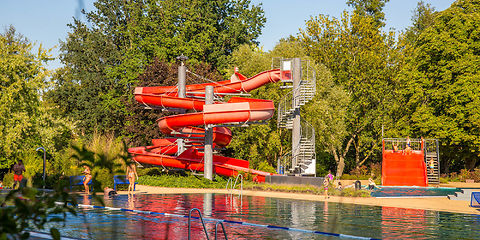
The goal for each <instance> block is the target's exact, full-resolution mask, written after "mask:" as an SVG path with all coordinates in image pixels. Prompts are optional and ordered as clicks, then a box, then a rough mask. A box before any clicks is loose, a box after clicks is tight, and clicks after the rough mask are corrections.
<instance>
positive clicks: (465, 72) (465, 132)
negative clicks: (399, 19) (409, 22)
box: [400, 0, 480, 169]
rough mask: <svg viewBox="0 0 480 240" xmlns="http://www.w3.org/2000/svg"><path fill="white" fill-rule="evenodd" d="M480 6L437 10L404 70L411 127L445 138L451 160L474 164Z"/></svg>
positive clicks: (479, 146) (468, 3)
mask: <svg viewBox="0 0 480 240" xmlns="http://www.w3.org/2000/svg"><path fill="white" fill-rule="evenodd" d="M479 11H480V2H479V1H478V0H463V1H457V2H455V3H453V4H452V6H451V7H450V8H448V9H446V10H445V11H442V12H439V13H437V14H436V15H435V17H434V19H433V23H432V24H431V25H430V26H429V27H427V28H425V29H424V30H423V31H422V32H421V33H420V34H419V36H418V38H417V40H416V41H415V42H414V43H413V47H412V48H413V49H414V50H413V51H412V54H411V56H409V57H408V58H407V59H406V64H405V67H404V69H403V70H402V72H401V75H400V79H401V80H402V81H401V82H402V83H404V84H403V85H402V87H403V88H402V91H401V94H402V96H403V97H404V101H405V102H404V106H405V107H404V111H405V118H404V121H405V122H407V125H408V126H410V128H411V131H412V132H417V133H418V134H419V135H423V136H429V137H435V138H438V139H440V141H441V142H442V143H443V144H444V145H445V146H444V151H443V152H445V153H446V154H445V156H444V160H445V163H446V164H449V163H452V162H458V161H460V162H463V163H464V164H465V167H466V168H468V169H473V168H474V167H475V166H476V165H477V161H478V157H479V153H480V138H479V136H480V132H479V129H480V122H479V120H478V119H479V117H480V111H479V110H480V98H479V96H478V94H477V93H476V92H477V91H476V90H477V89H478V88H479V87H480V72H479V70H480V68H479V66H480V65H479V62H480V31H479V29H480V28H479V26H480V14H479ZM452 157H456V159H450V158H452ZM458 158H460V159H458Z"/></svg>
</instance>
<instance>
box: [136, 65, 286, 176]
mask: <svg viewBox="0 0 480 240" xmlns="http://www.w3.org/2000/svg"><path fill="white" fill-rule="evenodd" d="M235 75H236V77H235V78H232V79H231V80H226V81H221V82H213V83H205V84H194V85H187V86H186V92H187V94H186V97H185V98H181V97H179V96H178V87H177V86H160V87H137V88H135V99H136V100H137V101H138V102H139V103H142V104H144V105H146V106H152V105H153V106H156V107H163V108H177V109H179V108H180V109H186V110H193V111H195V112H193V113H186V114H178V115H173V116H167V117H163V118H160V119H158V120H157V121H158V126H159V127H160V131H161V132H162V133H164V134H167V135H171V136H173V137H174V138H166V139H153V140H152V146H146V147H135V148H130V149H129V150H128V151H129V152H130V153H131V154H132V155H133V158H134V160H135V161H137V162H139V163H144V164H151V165H158V166H165V167H173V168H182V169H189V170H193V171H204V164H203V159H204V153H203V152H202V148H203V146H204V140H203V138H204V132H205V130H204V128H203V127H196V126H206V125H209V124H213V125H227V124H228V125H230V124H247V123H251V122H256V121H263V120H267V119H270V118H271V117H272V116H273V113H274V111H275V107H274V104H273V101H270V100H262V99H251V98H243V97H231V98H230V100H229V101H228V102H214V103H213V104H208V105H206V104H205V100H204V99H205V87H206V86H213V88H214V94H215V95H219V96H222V95H225V94H235V93H246V92H249V91H251V90H253V89H256V88H258V87H261V86H263V85H265V84H267V83H270V82H271V83H275V82H278V81H280V70H278V69H274V70H269V71H265V72H262V73H259V74H257V75H255V76H253V77H251V78H246V77H245V76H243V75H242V74H240V73H235ZM177 138H186V139H188V140H186V146H188V148H187V149H186V150H185V151H184V152H182V153H181V154H180V155H178V156H176V155H175V154H176V153H177V142H176V141H177ZM231 139H232V132H231V131H230V129H228V128H227V127H222V126H218V127H214V128H213V147H215V146H219V147H225V146H227V145H228V144H229V143H230V140H231ZM213 170H214V172H215V173H216V174H219V175H223V176H236V175H237V174H238V173H239V172H245V173H250V174H252V175H253V176H255V177H254V179H255V180H257V181H259V182H264V181H265V176H267V175H273V174H272V173H268V172H262V171H258V170H254V169H250V168H249V162H248V161H246V160H241V159H235V158H229V157H223V156H218V155H213Z"/></svg>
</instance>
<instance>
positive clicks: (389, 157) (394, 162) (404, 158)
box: [382, 141, 428, 187]
mask: <svg viewBox="0 0 480 240" xmlns="http://www.w3.org/2000/svg"><path fill="white" fill-rule="evenodd" d="M419 149H420V150H408V151H406V150H389V149H385V141H384V142H383V153H382V155H383V162H382V185H384V186H418V187H427V186H428V179H427V172H426V165H425V155H424V151H423V141H422V142H421V146H420V148H419Z"/></svg>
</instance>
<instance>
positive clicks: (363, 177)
mask: <svg viewBox="0 0 480 240" xmlns="http://www.w3.org/2000/svg"><path fill="white" fill-rule="evenodd" d="M368 178H370V176H369V175H361V176H357V175H350V174H343V175H342V177H340V179H342V180H368Z"/></svg>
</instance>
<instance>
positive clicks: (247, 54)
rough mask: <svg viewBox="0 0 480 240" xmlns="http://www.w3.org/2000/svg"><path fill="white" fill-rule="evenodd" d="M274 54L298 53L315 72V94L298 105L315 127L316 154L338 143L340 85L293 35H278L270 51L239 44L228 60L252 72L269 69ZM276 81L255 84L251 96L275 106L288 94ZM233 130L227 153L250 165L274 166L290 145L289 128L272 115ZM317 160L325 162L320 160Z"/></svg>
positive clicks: (342, 100) (340, 132) (341, 125)
mask: <svg viewBox="0 0 480 240" xmlns="http://www.w3.org/2000/svg"><path fill="white" fill-rule="evenodd" d="M275 57H277V58H278V57H283V58H293V57H300V58H302V59H303V60H310V61H311V65H312V66H313V67H314V68H315V71H316V76H317V95H316V96H315V98H314V99H313V100H312V101H311V102H310V103H308V104H307V105H306V106H305V107H304V108H303V109H302V112H301V114H302V116H303V118H304V119H305V120H307V121H308V122H310V123H312V124H313V125H314V127H315V129H316V134H317V137H316V146H317V147H318V148H317V154H318V153H321V152H323V151H327V149H329V147H330V145H332V146H336V145H335V144H338V141H336V139H342V136H343V135H344V134H345V125H344V118H342V116H344V115H345V107H346V106H345V99H346V98H347V96H346V94H345V92H344V91H343V90H342V89H341V87H339V86H338V85H335V83H334V82H333V79H332V77H331V74H330V73H329V71H328V70H327V69H326V68H325V66H323V65H319V64H316V63H315V62H314V61H313V60H311V59H310V58H309V57H308V56H306V53H305V51H304V49H303V47H302V45H301V44H300V43H299V42H297V41H296V40H295V39H294V38H290V39H288V40H287V39H282V40H281V41H280V42H279V43H278V44H277V45H276V46H275V48H274V49H273V50H272V51H270V52H263V51H262V50H261V49H258V48H257V47H255V46H249V45H243V46H241V47H240V48H239V49H238V50H237V51H235V52H234V53H233V55H232V58H231V64H232V66H237V67H239V69H240V72H242V73H244V74H245V75H247V76H253V75H254V74H256V73H259V72H262V71H265V70H267V69H270V68H271V62H272V58H275ZM278 85H279V84H268V85H265V86H263V87H261V88H258V89H256V90H254V91H252V92H251V94H252V98H260V99H269V100H273V101H274V103H275V105H276V106H278V103H279V102H280V100H281V99H282V97H283V96H285V95H286V94H289V91H288V90H282V89H280V87H279V86H278ZM233 134H234V138H233V139H232V142H231V144H230V145H229V146H228V149H227V150H229V151H228V153H229V154H231V155H233V157H236V158H241V159H247V160H249V161H250V163H251V165H252V167H254V168H259V167H260V166H264V165H265V164H268V165H269V166H276V165H277V162H276V161H277V159H278V158H279V157H281V156H282V155H283V154H285V153H287V152H288V151H289V150H290V146H291V131H290V130H284V129H278V128H277V122H276V115H275V116H274V117H273V118H272V119H271V120H269V121H268V123H267V124H266V125H259V126H253V127H252V126H250V127H248V128H234V129H233ZM258 136H263V137H261V138H259V137H258ZM340 142H341V141H340ZM318 155H320V154H318ZM318 163H319V164H325V162H324V161H323V160H322V162H320V161H319V162H318ZM319 167H320V168H322V169H328V168H329V167H328V166H319Z"/></svg>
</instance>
